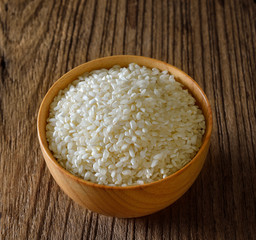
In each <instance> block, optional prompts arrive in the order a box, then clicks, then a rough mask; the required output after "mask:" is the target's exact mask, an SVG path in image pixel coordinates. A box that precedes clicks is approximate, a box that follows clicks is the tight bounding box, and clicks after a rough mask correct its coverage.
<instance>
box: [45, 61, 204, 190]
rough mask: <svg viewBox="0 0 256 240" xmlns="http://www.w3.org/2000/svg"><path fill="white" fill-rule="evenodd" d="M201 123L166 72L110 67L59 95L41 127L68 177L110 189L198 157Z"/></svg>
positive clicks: (81, 79)
mask: <svg viewBox="0 0 256 240" xmlns="http://www.w3.org/2000/svg"><path fill="white" fill-rule="evenodd" d="M204 132H205V118H204V116H203V114H202V111H201V110H200V109H199V107H198V106H197V105H196V100H195V99H194V98H193V97H192V95H191V94H190V93H189V92H188V90H186V89H184V87H183V85H182V84H180V83H179V82H177V81H176V80H175V79H174V76H172V75H169V74H168V72H167V71H159V70H158V69H156V68H153V69H149V68H146V67H145V66H143V67H140V66H139V65H137V64H135V63H131V64H129V66H128V67H127V68H125V67H122V68H121V67H120V66H117V65H116V66H113V67H112V68H111V69H109V70H107V69H100V70H95V71H92V72H90V73H85V74H84V75H83V76H81V77H79V78H78V79H77V80H75V81H74V82H72V84H70V85H69V86H68V87H67V88H66V89H64V90H61V91H59V93H58V95H57V96H56V97H55V98H54V100H53V102H52V103H51V105H50V110H49V118H48V120H47V126H46V137H47V141H48V143H49V149H50V150H51V151H52V153H53V156H54V157H55V158H56V159H57V161H58V162H59V163H60V164H61V165H62V166H63V167H64V168H66V169H67V170H68V171H70V172H71V173H72V174H74V175H76V176H78V177H80V178H83V179H85V180H88V181H91V182H94V183H98V184H104V185H110V186H127V185H139V184H145V183H150V182H153V181H157V180H159V179H162V178H165V177H167V176H169V175H170V174H172V173H174V172H176V171H177V170H179V169H181V168H182V167H183V166H184V165H185V164H187V163H188V162H189V161H190V160H191V159H192V158H193V157H194V156H195V155H196V153H197V152H198V150H199V148H200V146H201V144H202V137H203V134H204Z"/></svg>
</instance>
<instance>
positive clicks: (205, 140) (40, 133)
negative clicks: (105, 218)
mask: <svg viewBox="0 0 256 240" xmlns="http://www.w3.org/2000/svg"><path fill="white" fill-rule="evenodd" d="M120 57H121V58H140V59H145V60H147V61H153V62H158V63H159V64H164V65H166V66H169V67H172V68H174V69H175V70H177V71H178V72H180V73H182V74H183V75H185V76H186V77H187V78H188V79H189V80H190V81H192V82H193V84H194V86H196V87H197V89H198V90H199V92H200V94H201V96H202V97H203V99H204V101H205V102H206V103H207V113H208V127H207V126H206V130H205V134H204V138H203V143H202V145H201V147H200V149H199V151H198V152H197V153H196V155H195V156H194V157H193V158H192V159H191V160H190V161H189V162H188V163H187V164H186V165H184V166H183V167H182V168H181V169H179V170H178V171H176V172H174V173H172V174H171V175H169V176H167V177H165V178H163V179H159V180H157V181H153V182H150V183H144V184H142V185H128V186H109V185H103V184H98V183H94V182H90V181H87V180H84V179H82V178H80V177H78V176H75V175H74V174H72V173H71V172H69V171H68V170H66V169H65V168H64V167H62V166H61V165H60V163H59V162H58V161H57V160H56V159H55V158H54V157H53V155H52V153H51V151H50V149H49V148H48V143H47V140H46V134H45V132H46V129H42V128H41V127H40V126H41V122H43V120H42V118H41V115H42V112H44V111H45V110H44V109H46V108H45V106H47V103H46V100H47V98H48V96H49V94H50V92H51V91H52V90H53V89H54V88H55V86H56V85H57V83H58V82H61V81H62V80H63V78H64V79H65V77H66V75H68V74H70V73H71V72H73V71H75V70H76V69H78V68H83V67H84V66H86V65H87V64H89V63H90V64H92V63H94V62H97V61H102V60H109V59H113V58H120ZM74 81H75V80H74ZM66 87H67V86H66ZM55 96H56V95H55ZM49 104H50V103H49ZM204 117H205V114H204ZM212 125H213V120H212V109H211V105H210V102H209V100H208V98H207V96H206V94H205V93H204V91H203V90H202V88H201V87H200V86H199V85H198V83H197V82H196V81H195V80H194V79H193V78H192V77H190V76H189V75H188V74H186V73H185V72H184V71H182V70H181V69H179V68H177V67H175V66H173V65H171V64H169V63H167V62H164V61H161V60H158V59H154V58H150V57H144V56H136V55H113V56H108V57H101V58H97V59H94V60H91V61H87V62H85V63H83V64H80V65H78V66H76V67H75V68H72V69H71V70H69V71H68V72H66V73H65V74H64V75H62V76H61V77H60V78H58V80H56V81H55V82H54V83H53V85H52V86H51V87H50V89H48V91H47V93H46V94H45V96H44V98H43V100H42V102H41V104H40V108H39V111H38V115H37V135H38V139H39V143H40V147H41V151H42V152H44V154H46V156H47V157H48V159H50V160H51V162H52V163H53V164H54V166H55V167H56V168H58V170H59V171H61V172H62V173H63V174H65V175H66V176H67V177H69V178H72V179H73V180H75V181H76V182H78V183H80V184H85V185H89V186H91V187H96V188H101V189H113V190H125V189H141V188H145V187H150V186H152V185H155V184H159V183H164V182H165V181H168V180H169V179H171V178H175V176H178V175H180V174H182V173H183V172H184V171H185V170H186V169H187V168H189V166H190V165H192V164H193V163H194V162H195V161H196V160H197V159H198V158H199V156H200V155H201V154H202V152H203V150H204V149H205V148H206V147H207V144H208V142H209V141H210V137H211V133H212ZM43 138H44V139H43ZM43 140H45V141H43ZM45 143H46V144H45ZM44 160H45V159H44Z"/></svg>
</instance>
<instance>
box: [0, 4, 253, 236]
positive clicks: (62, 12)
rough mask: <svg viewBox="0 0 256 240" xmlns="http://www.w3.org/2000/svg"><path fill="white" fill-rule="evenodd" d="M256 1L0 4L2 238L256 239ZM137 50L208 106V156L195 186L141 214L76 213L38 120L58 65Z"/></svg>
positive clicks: (59, 71)
mask: <svg viewBox="0 0 256 240" xmlns="http://www.w3.org/2000/svg"><path fill="white" fill-rule="evenodd" d="M255 25H256V3H255V1H253V0H247V1H246V0H245V1H242V0H241V1H238V0H230V1H222V0H219V1H212V0H209V1H208V0H195V1H189V0H187V1H168V0H163V1H157V0H140V1H134V0H132V1H128V0H127V1H123V0H121V1H118V0H113V1H104V0H98V1H97V0H95V1H93V0H82V1H80V0H75V1H70V0H65V1H43V0H34V1H29V0H28V1H26V0H19V1H6V0H1V1H0V80H1V81H0V139H1V142H0V154H1V160H0V199H1V200H0V221H1V222H0V233H1V235H0V239H54V240H55V239H99V240H101V239H228V240H233V239H256V111H255V106H256V105H255V99H256V94H255V93H256V88H255V87H256V80H255V79H256V78H255V76H256V71H255V69H256V68H255V67H256V65H255V62H256V28H255V27H256V26H255ZM116 54H135V55H143V56H149V57H153V58H157V59H160V60H163V61H166V62H168V63H170V64H173V65H175V66H177V67H178V68H181V69H183V70H184V71H185V72H187V73H188V74H189V75H191V76H192V77H193V78H194V79H195V80H196V81H197V82H198V83H199V84H200V85H201V86H202V88H203V89H204V90H205V92H206V94H207V96H208V98H209V100H210V102H211V105H212V110H213V120H214V128H213V134H212V142H211V147H210V151H209V155H208V158H207V161H206V164H205V165H204V168H203V170H202V172H201V174H200V176H199V177H198V179H197V180H196V182H195V183H194V185H193V186H192V187H191V189H190V190H189V191H188V192H187V193H186V194H185V195H184V196H183V197H182V198H180V199H179V200H178V201H177V202H175V203H174V204H173V205H172V206H170V207H168V208H166V209H164V210H162V211H161V212H158V213H156V214H153V215H151V216H147V217H142V218H138V219H117V218H112V217H106V216H102V215H98V214H96V213H93V212H90V211H88V210H86V209H82V208H81V207H80V206H78V205H77V204H76V203H74V202H73V201H72V200H71V199H70V198H69V197H67V196H66V195H65V194H64V193H63V192H62V191H61V190H60V188H59V187H58V186H57V184H56V183H55V181H54V180H53V178H52V177H51V175H50V173H49V171H48V169H47V167H46V164H45V162H44V160H43V157H42V154H41V151H40V149H39V143H38V140H37V130H36V118H37V112H38V108H39V105H40V102H41V100H42V98H43V96H44V95H45V94H46V92H47V90H48V89H49V87H50V86H51V85H52V84H53V83H54V82H55V81H56V80H57V79H58V78H59V77H60V76H62V75H63V74H64V73H65V72H67V71H68V70H70V69H71V68H73V67H75V66H77V65H79V64H81V63H84V62H86V61H89V60H92V59H95V58H98V57H102V56H109V55H116Z"/></svg>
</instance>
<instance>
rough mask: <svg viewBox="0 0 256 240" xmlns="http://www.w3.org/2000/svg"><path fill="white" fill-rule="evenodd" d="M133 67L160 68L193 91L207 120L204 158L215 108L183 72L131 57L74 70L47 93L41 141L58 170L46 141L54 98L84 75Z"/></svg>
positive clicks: (40, 120) (40, 122)
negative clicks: (116, 68) (115, 68)
mask: <svg viewBox="0 0 256 240" xmlns="http://www.w3.org/2000/svg"><path fill="white" fill-rule="evenodd" d="M129 63H137V64H138V65H140V66H146V67H148V68H158V69H159V70H162V71H163V70H167V71H168V72H169V73H170V74H172V75H174V77H175V80H176V81H179V82H180V83H182V84H183V85H184V86H185V88H187V89H188V90H189V92H190V93H191V94H192V95H193V96H194V98H195V99H196V101H197V104H198V106H199V107H200V108H201V109H202V111H203V114H204V116H205V120H206V131H205V134H204V138H203V142H202V146H201V148H200V150H199V152H198V153H197V155H198V154H200V151H201V150H202V149H203V148H204V147H206V145H207V143H208V142H209V140H210V135H211V131H212V112H211V107H210V104H209V101H208V99H207V97H206V95H205V93H204V92H203V90H202V89H201V88H200V87H199V85H198V84H197V83H196V82H195V81H194V80H193V79H192V78H191V77H190V76H188V75H187V74H186V73H184V72H183V71H181V70H180V69H178V68H176V67H174V66H172V65H170V64H167V63H165V62H162V61H159V60H156V59H152V58H147V57H140V56H130V55H121V56H111V57H105V58H99V59H96V60H93V61H90V62H87V63H84V64H82V65H79V66H78V67H76V68H74V69H72V70H71V71H69V72H68V73H66V74H64V75H63V76H62V77H61V78H60V79H59V80H58V81H56V82H55V83H54V84H53V86H52V87H51V88H50V90H49V91H48V92H47V94H46V95H45V97H44V99H43V101H42V103H41V106H40V109H39V113H38V122H37V128H38V137H39V141H40V144H41V148H42V150H43V151H44V152H45V153H46V154H47V156H48V157H49V158H50V159H51V160H52V161H54V162H55V164H56V165H58V167H60V168H62V167H61V165H60V164H58V162H57V161H56V159H55V158H54V157H53V155H52V153H51V151H50V150H49V148H48V143H47V140H46V120H47V118H48V115H49V107H50V104H51V102H52V101H53V99H54V97H55V96H56V95H57V94H58V92H59V91H60V90H61V89H65V88H66V87H67V86H68V85H69V84H70V83H71V82H73V81H74V80H76V79H77V78H78V77H79V76H81V75H83V74H84V73H85V72H91V71H93V70H97V69H102V68H107V69H109V68H111V67H112V66H114V65H120V66H121V67H127V66H128V65H129ZM197 155H196V156H197ZM196 156H195V157H196ZM195 157H194V158H193V159H192V160H191V161H190V162H189V163H188V164H186V165H185V166H184V167H183V168H182V169H184V168H186V166H187V165H189V164H191V163H192V162H193V160H194V159H195ZM182 169H180V170H178V171H177V172H176V173H179V172H180V171H182ZM62 170H64V172H65V173H66V174H68V175H72V174H71V173H69V172H68V171H67V170H65V169H63V168H62ZM176 173H174V174H176ZM174 174H172V175H174ZM172 175H170V176H168V177H167V178H169V177H171V176H172ZM72 176H73V175H72ZM74 177H75V176H74ZM75 178H77V180H78V179H79V181H83V182H85V183H88V181H85V180H83V179H81V178H78V177H75ZM159 181H162V180H159ZM150 184H152V183H150ZM94 185H99V184H94ZM138 186H139V185H138ZM104 187H107V186H104ZM133 187H136V186H133ZM122 188H127V187H122Z"/></svg>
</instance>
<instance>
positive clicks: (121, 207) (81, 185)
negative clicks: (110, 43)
mask: <svg viewBox="0 0 256 240" xmlns="http://www.w3.org/2000/svg"><path fill="white" fill-rule="evenodd" d="M132 62H134V63H137V64H139V65H143V66H146V67H149V68H153V67H155V68H158V69H160V70H168V71H169V72H170V73H171V74H173V75H174V76H175V79H176V80H177V81H179V82H181V83H182V84H183V85H184V86H185V87H186V88H188V90H189V91H190V92H191V94H192V95H193V96H194V97H195V98H196V100H197V104H198V105H199V107H200V108H201V109H202V111H203V114H204V116H205V119H206V132H205V135H204V139H203V143H202V146H201V148H200V150H199V152H198V153H197V154H196V156H195V157H194V158H193V159H192V160H191V161H190V162H189V163H188V164H187V165H185V166H184V167H183V168H182V169H180V170H179V171H177V172H176V173H174V174H172V175H170V176H168V177H166V178H164V179H161V180H159V181H156V182H153V183H149V184H144V185H137V186H127V187H112V186H105V185H100V184H95V183H92V182H89V181H85V180H83V179H81V178H79V177H76V176H74V175H72V174H71V173H69V172H68V171H67V170H65V169H64V168H63V167H62V166H61V165H60V164H59V163H58V162H57V161H56V159H55V158H54V157H53V155H52V153H51V151H50V150H49V148H48V143H47V141H46V130H45V127H46V120H47V118H48V112H49V106H50V104H51V102H52V101H53V99H54V97H55V96H56V95H57V94H58V92H59V90H60V89H64V88H66V87H67V86H68V84H69V83H71V82H72V81H74V80H75V79H77V77H78V76H80V75H82V74H83V73H84V72H90V71H92V70H95V69H101V68H111V67H112V66H113V65H117V64H118V65H120V66H122V67H123V66H128V64H129V63H132ZM37 130H38V138H39V142H40V146H41V150H42V153H43V156H44V159H45V162H46V164H47V166H48V168H49V170H50V172H51V174H52V176H53V177H54V179H55V181H56V182H57V183H58V185H59V186H60V187H61V188H62V190H63V191H64V192H65V193H66V194H67V195H68V196H70V197H71V198H72V199H73V200H74V201H76V202H77V203H78V204H80V205H81V206H83V207H86V208H88V209H90V210H92V211H94V212H97V213H101V214H104V215H110V216H115V217H121V218H131V217H140V216H144V215H148V214H151V213H154V212H157V211H159V210H161V209H163V208H165V207H167V206H169V205H170V204H172V203H173V202H174V201H176V200H177V199H178V198H180V197H181V196H182V195H183V194H184V193H185V192H186V191H187V190H188V189H189V187H190V186H191V185H192V184H193V182H194V181H195V179H196V178H197V176H198V174H199V173H200V171H201V169H202V167H203V164H204V161H205V158H206V155H207V153H208V149H209V144H210V136H211V132H212V112H211V107H210V104H209V101H208V99H207V97H206V95H205V93H204V92H203V90H202V89H201V88H200V87H199V86H198V84H197V83H196V82H195V81H194V80H193V79H192V78H191V77H189V76H188V75H187V74H186V73H184V72H183V71H181V70H179V69H177V68H176V67H174V66H172V65H170V64H167V63H165V62H162V61H158V60H155V59H151V58H147V57H140V56H129V55H128V56H126V55H121V56H111V57H105V58H99V59H96V60H93V61H90V62H87V63H84V64H82V65H80V66H78V67H76V68H74V69H72V70H71V71H69V72H68V73H66V74H65V75H63V76H62V77H61V78H60V79H59V80H58V81H57V82H55V84H54V85H53V86H52V87H51V88H50V90H49V91H48V92H47V94H46V95H45V97H44V99H43V101H42V104H41V106H40V109H39V113H38V119H37Z"/></svg>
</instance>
